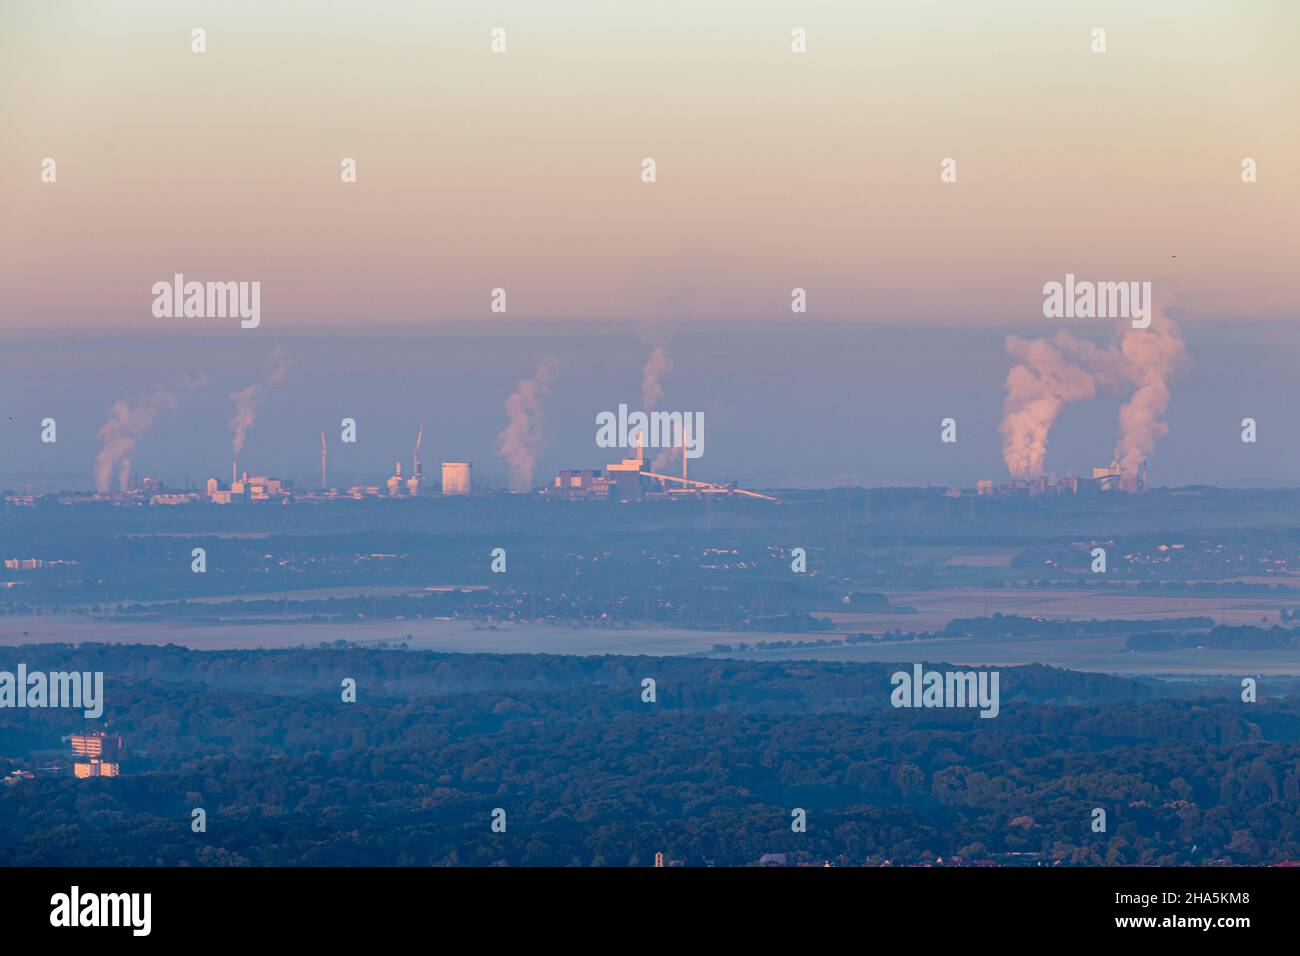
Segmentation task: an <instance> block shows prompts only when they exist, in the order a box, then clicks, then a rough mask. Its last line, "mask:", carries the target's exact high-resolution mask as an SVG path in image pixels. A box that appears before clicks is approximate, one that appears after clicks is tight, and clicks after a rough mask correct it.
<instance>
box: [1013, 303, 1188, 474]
mask: <svg viewBox="0 0 1300 956" xmlns="http://www.w3.org/2000/svg"><path fill="white" fill-rule="evenodd" d="M1125 325H1126V328H1125V331H1124V334H1123V336H1122V338H1121V340H1120V342H1119V344H1118V345H1111V346H1104V347H1103V346H1098V345H1094V344H1093V343H1091V342H1088V341H1085V340H1082V339H1078V338H1075V337H1074V336H1073V335H1070V334H1069V333H1068V332H1058V333H1057V334H1056V335H1055V336H1053V337H1052V338H1050V339H1034V340H1032V341H1031V340H1026V339H1022V338H1019V337H1017V336H1014V335H1013V336H1009V337H1008V338H1007V341H1006V347H1007V351H1008V352H1009V353H1011V355H1012V356H1013V357H1015V358H1017V359H1019V364H1017V365H1016V366H1014V367H1013V368H1012V369H1011V371H1010V372H1009V373H1008V375H1007V380H1006V390H1007V394H1006V398H1005V399H1004V401H1003V417H1002V425H1001V429H1000V430H1001V433H1002V457H1003V460H1004V461H1005V462H1006V466H1007V471H1009V472H1010V473H1011V476H1012V477H1013V478H1039V477H1041V476H1042V474H1043V470H1044V466H1045V464H1046V460H1047V444H1048V437H1049V436H1050V434H1051V430H1052V426H1053V425H1055V424H1056V420H1057V418H1058V417H1059V416H1060V414H1061V410H1062V409H1063V408H1064V407H1065V406H1066V404H1068V403H1070V402H1077V401H1084V400H1086V399H1091V398H1094V397H1096V395H1097V392H1098V390H1100V389H1106V390H1109V391H1112V392H1116V393H1121V394H1122V393H1123V392H1124V391H1126V390H1127V389H1129V388H1132V389H1133V391H1132V392H1131V395H1130V398H1129V400H1128V401H1127V402H1126V403H1125V405H1124V406H1123V408H1121V409H1120V416H1119V419H1120V420H1119V424H1120V438H1119V442H1118V444H1117V445H1116V449H1115V458H1116V460H1117V461H1118V462H1119V464H1120V466H1121V468H1122V470H1123V471H1124V472H1125V473H1128V474H1135V473H1136V472H1137V471H1138V469H1139V468H1140V467H1141V465H1142V464H1143V462H1145V461H1146V459H1147V458H1148V457H1149V456H1150V455H1151V453H1152V451H1153V450H1154V449H1155V440H1156V439H1157V438H1159V437H1160V436H1162V435H1164V434H1165V433H1166V432H1167V431H1168V426H1167V425H1166V424H1165V423H1164V421H1163V420H1162V418H1161V416H1163V414H1164V413H1165V411H1166V409H1167V408H1168V407H1169V396H1170V391H1169V382H1170V380H1171V379H1172V378H1173V376H1174V374H1175V373H1176V372H1177V371H1178V369H1179V368H1180V367H1181V365H1182V364H1183V359H1184V347H1183V341H1182V338H1181V336H1180V335H1179V334H1178V328H1177V326H1176V325H1175V324H1174V321H1173V320H1172V319H1170V318H1169V317H1168V316H1167V315H1166V314H1165V313H1164V312H1163V310H1156V311H1155V312H1154V313H1153V315H1152V321H1151V326H1150V327H1149V328H1146V329H1135V328H1133V327H1132V325H1131V324H1130V323H1128V322H1127V321H1126V323H1125Z"/></svg>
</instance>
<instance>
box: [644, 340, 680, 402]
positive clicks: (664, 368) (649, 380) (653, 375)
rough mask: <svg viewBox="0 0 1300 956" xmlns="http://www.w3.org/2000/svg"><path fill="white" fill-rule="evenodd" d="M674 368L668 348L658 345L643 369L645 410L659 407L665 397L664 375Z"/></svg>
mask: <svg viewBox="0 0 1300 956" xmlns="http://www.w3.org/2000/svg"><path fill="white" fill-rule="evenodd" d="M672 370H673V360H672V357H671V356H670V355H669V354H668V350H667V349H666V348H664V347H663V346H662V345H656V346H655V348H654V351H653V352H651V353H650V357H649V358H648V359H646V361H645V366H644V367H643V368H642V369H641V408H642V409H643V410H644V411H646V412H652V411H654V410H655V409H656V408H658V407H659V403H660V402H661V401H663V397H664V384H663V379H664V376H666V375H667V374H668V373H669V372H671V371H672Z"/></svg>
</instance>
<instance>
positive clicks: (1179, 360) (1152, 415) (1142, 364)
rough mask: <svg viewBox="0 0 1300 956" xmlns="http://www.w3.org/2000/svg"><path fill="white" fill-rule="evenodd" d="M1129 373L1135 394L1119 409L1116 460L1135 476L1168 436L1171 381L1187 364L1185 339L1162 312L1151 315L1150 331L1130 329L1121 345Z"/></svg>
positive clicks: (1122, 468)
mask: <svg viewBox="0 0 1300 956" xmlns="http://www.w3.org/2000/svg"><path fill="white" fill-rule="evenodd" d="M1120 350H1121V351H1122V352H1123V355H1124V359H1125V360H1126V362H1127V364H1128V368H1129V370H1130V379H1131V381H1132V383H1133V386H1134V388H1133V394H1132V396H1131V397H1130V398H1129V400H1128V401H1127V402H1125V403H1124V406H1123V407H1122V408H1121V409H1120V410H1119V430H1120V435H1119V441H1118V443H1116V445H1115V460H1116V461H1117V462H1119V466H1120V470H1121V471H1123V472H1125V473H1126V474H1136V473H1137V471H1138V469H1139V468H1140V467H1141V466H1142V464H1143V463H1144V462H1146V460H1147V459H1148V458H1149V457H1150V456H1151V453H1152V452H1153V451H1155V447H1156V439H1157V438H1162V437H1163V436H1164V435H1166V434H1168V432H1169V426H1168V425H1167V424H1166V423H1165V421H1164V419H1163V415H1164V413H1165V411H1166V410H1167V409H1168V408H1169V380H1170V379H1171V378H1173V376H1174V374H1175V373H1176V372H1177V371H1178V370H1179V368H1181V367H1182V365H1183V363H1184V356H1185V347H1184V345H1183V338H1182V336H1181V335H1180V334H1179V333H1178V326H1176V325H1175V324H1174V321H1173V319H1170V318H1169V317H1168V316H1166V315H1165V314H1164V312H1162V311H1159V310H1157V311H1155V312H1154V313H1153V314H1152V316H1151V327H1150V328H1149V329H1145V330H1142V329H1130V330H1129V332H1128V333H1126V334H1125V336H1124V341H1123V342H1121V343H1120Z"/></svg>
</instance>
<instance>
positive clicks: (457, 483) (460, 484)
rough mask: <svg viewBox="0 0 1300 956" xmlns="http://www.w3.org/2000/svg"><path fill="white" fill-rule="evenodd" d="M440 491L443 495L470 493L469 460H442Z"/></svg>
mask: <svg viewBox="0 0 1300 956" xmlns="http://www.w3.org/2000/svg"><path fill="white" fill-rule="evenodd" d="M442 493H443V494H444V495H467V494H469V493H470V463H469V462H467V461H444V462H443V463H442Z"/></svg>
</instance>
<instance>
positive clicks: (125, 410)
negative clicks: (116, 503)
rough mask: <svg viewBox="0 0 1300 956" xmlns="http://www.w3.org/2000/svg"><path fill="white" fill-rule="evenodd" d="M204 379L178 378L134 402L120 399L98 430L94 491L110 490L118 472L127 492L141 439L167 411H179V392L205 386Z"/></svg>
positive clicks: (120, 484)
mask: <svg viewBox="0 0 1300 956" xmlns="http://www.w3.org/2000/svg"><path fill="white" fill-rule="evenodd" d="M203 382H204V379H203V378H202V377H187V376H176V377H174V378H172V379H171V380H170V381H168V382H167V383H165V384H160V385H155V386H154V387H153V388H151V389H149V390H148V391H146V392H144V393H143V394H142V395H140V396H139V397H138V398H136V399H135V401H132V402H128V401H127V400H126V399H118V400H117V401H116V402H114V403H113V404H112V405H111V406H109V409H108V420H107V421H106V422H104V424H103V426H102V427H101V428H100V429H99V433H98V437H99V443H100V448H99V452H98V454H96V455H95V489H96V490H97V491H98V492H100V494H103V493H105V492H107V491H108V489H109V486H110V485H111V484H112V481H113V473H114V472H115V471H116V472H117V480H118V487H119V488H120V489H121V490H122V491H126V490H127V487H128V483H129V482H130V479H131V459H130V458H129V457H128V456H129V455H130V454H131V453H132V452H133V451H135V447H136V445H137V444H138V443H139V441H140V438H141V437H142V436H143V435H145V434H146V433H147V432H148V431H149V430H150V429H151V428H153V426H154V425H155V424H156V423H157V422H158V419H159V418H160V417H161V416H162V414H163V413H164V412H171V411H175V410H176V409H178V408H180V393H181V392H183V391H186V390H188V389H191V388H196V387H198V386H200V385H202V384H203Z"/></svg>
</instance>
